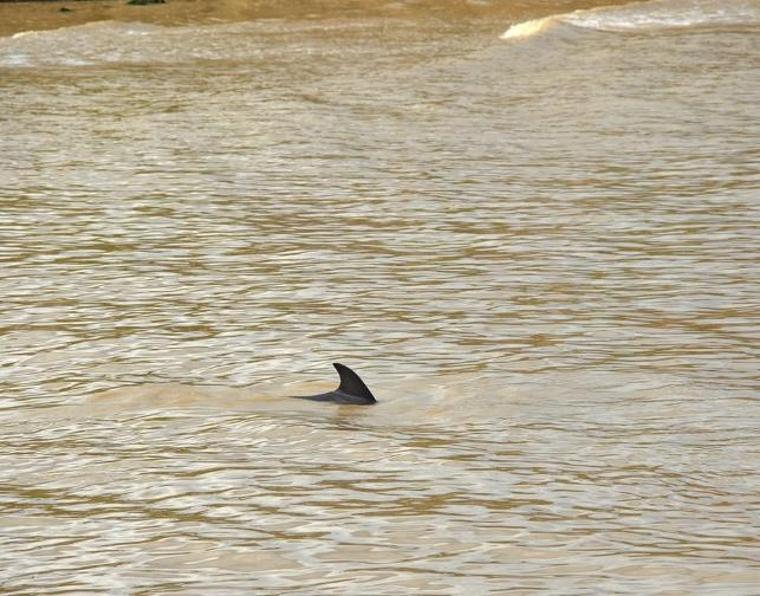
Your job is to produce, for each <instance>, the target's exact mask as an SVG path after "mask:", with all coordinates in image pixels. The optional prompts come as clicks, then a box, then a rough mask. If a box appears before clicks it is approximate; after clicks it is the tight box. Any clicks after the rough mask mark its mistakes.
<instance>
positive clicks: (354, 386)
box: [333, 362, 377, 404]
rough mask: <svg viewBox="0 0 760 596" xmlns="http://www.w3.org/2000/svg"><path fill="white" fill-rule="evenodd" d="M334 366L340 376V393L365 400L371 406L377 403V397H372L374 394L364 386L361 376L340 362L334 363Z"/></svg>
mask: <svg viewBox="0 0 760 596" xmlns="http://www.w3.org/2000/svg"><path fill="white" fill-rule="evenodd" d="M333 366H334V367H335V370H337V371H338V374H339V375H340V386H339V387H338V391H340V392H341V393H346V394H347V395H355V396H356V397H361V398H364V399H366V400H367V402H368V403H371V404H373V403H375V402H376V401H377V400H376V399H375V396H374V395H372V392H371V391H370V390H369V389H368V388H367V386H366V385H365V384H364V381H362V380H361V379H360V378H359V375H357V374H356V373H355V372H354V371H352V370H351V369H350V368H348V367H347V366H345V365H344V364H341V363H339V362H333Z"/></svg>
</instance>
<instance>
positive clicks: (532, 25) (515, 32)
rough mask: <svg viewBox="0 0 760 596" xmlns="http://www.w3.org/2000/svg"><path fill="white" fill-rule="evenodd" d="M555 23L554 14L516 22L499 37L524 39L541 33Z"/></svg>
mask: <svg viewBox="0 0 760 596" xmlns="http://www.w3.org/2000/svg"><path fill="white" fill-rule="evenodd" d="M556 24H557V17H556V16H552V17H544V18H543V19H533V20H530V21H524V22H522V23H516V24H514V25H512V26H511V27H510V28H509V29H507V30H506V31H505V32H504V33H503V34H502V35H501V39H525V38H527V37H533V36H534V35H538V34H539V33H543V32H544V31H546V30H547V29H549V28H551V27H553V26H554V25H556Z"/></svg>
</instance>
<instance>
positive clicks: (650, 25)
mask: <svg viewBox="0 0 760 596" xmlns="http://www.w3.org/2000/svg"><path fill="white" fill-rule="evenodd" d="M558 25H570V26H572V27H576V28H579V29H590V30H594V31H604V32H623V33H624V32H656V31H662V30H672V29H705V28H725V27H742V28H743V27H758V26H760V3H759V2H757V1H756V0H734V1H731V0H729V1H716V0H652V1H650V2H641V3H634V4H628V5H625V6H616V7H605V8H594V9H589V10H577V11H575V12H571V13H567V14H560V15H552V16H548V17H544V18H542V19H534V20H530V21H524V22H522V23H516V24H514V25H512V26H511V27H510V28H509V29H507V31H505V32H504V34H503V35H502V36H501V37H502V39H525V38H528V37H533V36H535V35H538V34H540V33H544V32H545V31H547V30H549V29H553V28H555V27H557V26H558Z"/></svg>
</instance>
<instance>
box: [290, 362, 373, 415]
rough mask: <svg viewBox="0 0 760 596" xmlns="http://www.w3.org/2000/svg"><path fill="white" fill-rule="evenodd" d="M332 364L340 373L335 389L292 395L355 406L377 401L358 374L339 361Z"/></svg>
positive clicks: (367, 404)
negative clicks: (313, 393) (325, 391)
mask: <svg viewBox="0 0 760 596" xmlns="http://www.w3.org/2000/svg"><path fill="white" fill-rule="evenodd" d="M333 366H334V367H335V370H337V371H338V375H340V385H339V386H338V388H337V389H336V390H335V391H330V392H328V393H320V394H319V395H295V396H293V397H297V398H299V399H308V400H311V401H326V402H332V403H335V404H352V405H356V406H369V405H372V404H375V403H377V400H376V399H375V396H374V395H372V392H371V391H370V390H369V388H368V387H367V386H366V385H365V384H364V381H362V380H361V378H360V377H359V375H357V374H356V373H355V372H354V371H352V370H351V369H350V368H348V367H347V366H345V365H344V364H341V363H339V362H334V363H333Z"/></svg>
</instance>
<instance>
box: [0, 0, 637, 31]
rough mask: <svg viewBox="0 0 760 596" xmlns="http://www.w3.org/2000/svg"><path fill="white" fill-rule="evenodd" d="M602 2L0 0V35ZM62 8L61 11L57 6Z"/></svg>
mask: <svg viewBox="0 0 760 596" xmlns="http://www.w3.org/2000/svg"><path fill="white" fill-rule="evenodd" d="M625 3H626V2H622V1H617V2H615V1H605V0H587V1H578V0H553V1H548V0H543V1H538V2H532V3H531V5H530V6H526V5H525V3H522V2H498V3H495V2H494V3H488V2H474V1H471V0H470V1H467V0H455V1H450V2H435V1H434V0H424V1H422V2H414V3H410V2H393V1H391V2H377V1H375V0H321V1H313V0H311V1H306V0H294V1H289V2H281V1H278V0H258V1H253V2H251V1H247V0H218V1H216V2H205V1H201V0H169V1H168V2H166V3H165V4H152V5H146V6H130V5H128V4H126V2H124V1H123V0H121V1H118V2H116V1H112V0H74V1H66V0H60V1H59V0H50V1H44V2H8V1H7V0H6V1H3V0H0V36H8V35H13V34H15V33H19V32H21V31H37V30H45V29H58V28H61V27H70V26H75V25H84V24H86V23H90V22H94V21H106V20H113V21H123V22H141V23H152V24H156V25H168V26H171V25H188V24H197V23H215V22H236V21H250V20H256V19H308V18H312V19H317V18H336V17H347V16H363V17H371V16H378V17H394V16H397V17H403V16H413V15H417V16H420V17H423V18H424V17H429V18H455V19H479V18H504V19H507V20H513V21H517V20H524V19H526V18H537V17H541V16H546V15H550V14H555V13H560V12H568V11H571V10H576V9H580V8H590V7H594V6H610V5H614V4H625ZM64 8H65V9H68V10H63V9H64Z"/></svg>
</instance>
